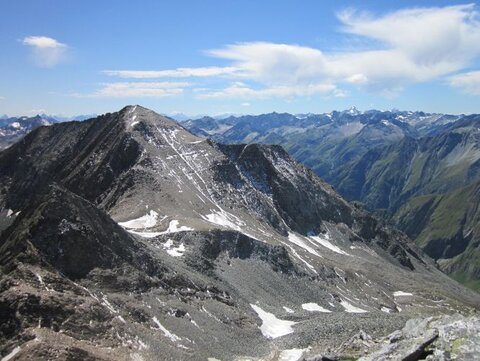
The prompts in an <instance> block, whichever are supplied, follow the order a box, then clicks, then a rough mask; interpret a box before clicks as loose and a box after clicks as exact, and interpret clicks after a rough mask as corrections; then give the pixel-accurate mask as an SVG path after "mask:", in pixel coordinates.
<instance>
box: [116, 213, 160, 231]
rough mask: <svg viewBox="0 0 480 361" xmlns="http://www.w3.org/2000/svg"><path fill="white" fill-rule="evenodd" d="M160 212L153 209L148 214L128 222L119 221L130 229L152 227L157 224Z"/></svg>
mask: <svg viewBox="0 0 480 361" xmlns="http://www.w3.org/2000/svg"><path fill="white" fill-rule="evenodd" d="M157 219H158V213H157V212H155V211H154V210H151V211H150V212H149V213H147V214H146V215H144V216H142V217H139V218H136V219H132V220H130V221H126V222H118V224H119V225H120V226H122V227H124V228H130V229H145V228H152V227H154V226H155V225H156V224H157Z"/></svg>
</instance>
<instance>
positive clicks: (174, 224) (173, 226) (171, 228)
mask: <svg viewBox="0 0 480 361" xmlns="http://www.w3.org/2000/svg"><path fill="white" fill-rule="evenodd" d="M182 231H193V228H190V227H187V226H180V227H179V226H178V221H177V220H176V219H174V220H171V221H170V223H169V224H168V228H167V229H166V230H165V231H163V232H161V233H160V234H167V233H176V232H182Z"/></svg>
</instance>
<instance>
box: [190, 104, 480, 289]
mask: <svg viewBox="0 0 480 361" xmlns="http://www.w3.org/2000/svg"><path fill="white" fill-rule="evenodd" d="M182 124H183V125H184V126H185V127H186V128H187V129H189V130H190V131H192V132H193V133H195V134H197V135H200V136H203V137H208V138H211V139H214V140H215V141H218V142H222V143H266V144H279V145H282V146H283V147H284V148H285V149H286V150H287V151H288V152H289V153H290V154H291V155H292V156H293V157H294V158H295V159H297V160H298V161H300V162H302V163H304V164H305V165H307V166H308V167H310V168H312V169H313V170H314V171H315V172H316V173H317V174H318V175H319V176H321V177H322V178H324V179H325V180H326V181H327V182H329V183H330V184H332V185H333V186H334V187H335V189H337V190H338V191H339V192H340V193H341V194H342V195H343V196H344V197H346V198H347V199H349V200H355V201H360V202H362V203H364V204H365V206H366V207H367V208H368V209H370V210H373V211H376V212H377V213H378V214H380V215H381V216H383V217H384V218H385V219H386V220H387V221H389V222H392V223H393V224H395V225H396V226H398V227H399V228H400V229H402V230H403V231H405V232H406V233H407V234H408V235H409V236H410V237H412V238H413V239H415V240H416V241H417V243H418V244H419V245H420V246H421V247H422V248H423V249H424V250H425V251H426V252H427V253H428V254H429V255H430V256H431V257H433V258H435V259H436V260H437V261H438V263H439V264H440V265H441V267H442V269H444V270H445V271H447V272H448V273H450V274H451V275H452V276H453V277H455V278H456V279H458V280H460V281H462V282H465V283H467V284H469V285H470V286H471V287H473V288H480V281H479V280H480V249H479V242H480V235H479V234H478V233H477V231H476V229H477V227H478V226H477V223H476V221H477V219H478V218H477V212H478V207H479V203H478V201H477V200H478V197H476V193H475V189H477V188H476V187H477V184H478V182H480V133H479V127H480V116H479V115H468V116H464V115H446V114H428V113H424V112H405V111H376V110H371V111H366V112H360V111H358V110H357V109H355V108H351V109H349V110H346V111H342V112H336V111H335V112H331V113H328V114H305V115H292V114H287V113H270V114H264V115H260V116H242V117H229V118H225V119H213V118H209V117H203V118H200V119H195V120H188V121H185V122H183V123H182ZM452 192H453V193H452Z"/></svg>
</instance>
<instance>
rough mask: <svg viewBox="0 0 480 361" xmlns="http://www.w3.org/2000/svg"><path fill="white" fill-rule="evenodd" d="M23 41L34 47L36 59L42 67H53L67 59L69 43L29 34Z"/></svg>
mask: <svg viewBox="0 0 480 361" xmlns="http://www.w3.org/2000/svg"><path fill="white" fill-rule="evenodd" d="M22 43H23V44H24V45H26V46H29V47H30V48H31V49H32V52H33V55H34V58H35V61H36V62H37V64H38V65H40V66H42V67H52V66H55V65H57V64H59V63H60V62H62V61H63V60H64V59H65V55H66V50H67V45H66V44H63V43H60V42H59V41H58V40H56V39H53V38H49V37H47V36H27V37H25V38H24V39H23V40H22Z"/></svg>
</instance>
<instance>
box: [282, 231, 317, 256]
mask: <svg viewBox="0 0 480 361" xmlns="http://www.w3.org/2000/svg"><path fill="white" fill-rule="evenodd" d="M288 240H289V241H290V242H292V243H294V244H296V245H297V246H299V247H302V248H303V249H305V250H306V251H307V252H309V253H311V254H313V255H315V256H317V257H322V256H321V255H320V254H319V253H318V252H317V251H315V250H314V249H313V248H312V247H310V246H309V245H308V244H306V242H304V240H303V239H302V238H300V237H299V236H297V235H296V234H295V233H291V232H288Z"/></svg>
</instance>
